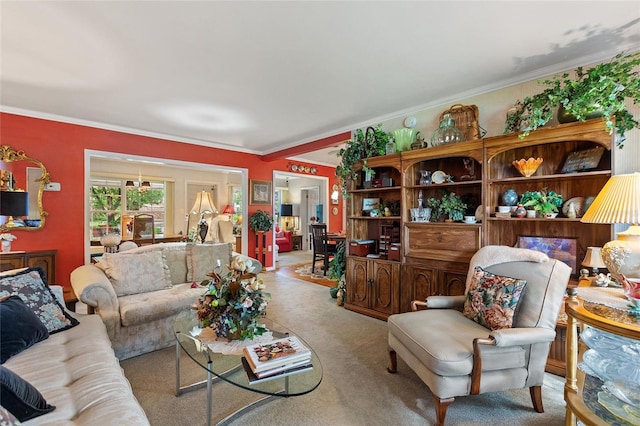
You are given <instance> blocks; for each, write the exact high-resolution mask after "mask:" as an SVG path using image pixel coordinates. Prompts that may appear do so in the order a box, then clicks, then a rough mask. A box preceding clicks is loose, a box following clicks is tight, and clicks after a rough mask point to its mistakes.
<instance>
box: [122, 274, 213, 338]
mask: <svg viewBox="0 0 640 426" xmlns="http://www.w3.org/2000/svg"><path fill="white" fill-rule="evenodd" d="M204 292H205V289H204V288H203V287H198V288H191V287H190V284H188V283H187V284H179V285H175V286H173V287H171V288H170V289H164V290H158V291H153V292H150V293H140V294H133V295H129V296H124V297H121V298H119V300H118V301H119V302H120V321H121V323H122V326H123V327H130V326H134V325H138V324H145V323H148V322H151V321H153V320H156V319H159V318H166V317H168V316H170V315H174V314H177V313H179V312H182V311H184V310H187V309H189V308H190V307H191V306H192V305H193V304H194V303H195V301H196V299H198V298H199V297H200V296H202V294H203V293H204Z"/></svg>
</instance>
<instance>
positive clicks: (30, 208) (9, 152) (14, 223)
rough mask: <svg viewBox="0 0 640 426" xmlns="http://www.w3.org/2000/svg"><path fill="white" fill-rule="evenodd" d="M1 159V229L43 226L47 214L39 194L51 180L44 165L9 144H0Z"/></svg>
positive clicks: (14, 229) (12, 229)
mask: <svg viewBox="0 0 640 426" xmlns="http://www.w3.org/2000/svg"><path fill="white" fill-rule="evenodd" d="M0 159H2V163H0V232H13V231H36V230H38V229H42V228H43V227H44V223H45V217H46V216H47V212H46V211H45V210H44V206H43V205H42V194H43V192H44V187H45V185H46V184H48V183H49V182H50V176H49V173H48V172H47V168H46V167H45V166H44V164H42V163H41V162H40V161H38V160H36V159H35V158H31V157H29V156H27V155H26V154H25V153H24V151H17V150H15V149H13V148H11V147H10V146H9V145H2V146H0ZM10 206H12V207H10ZM13 209H16V210H13ZM21 213H24V214H21Z"/></svg>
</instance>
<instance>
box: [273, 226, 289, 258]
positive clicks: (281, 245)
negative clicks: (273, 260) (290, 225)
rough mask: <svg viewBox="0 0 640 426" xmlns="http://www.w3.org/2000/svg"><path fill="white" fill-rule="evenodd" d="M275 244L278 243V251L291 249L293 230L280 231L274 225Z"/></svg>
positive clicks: (282, 251)
mask: <svg viewBox="0 0 640 426" xmlns="http://www.w3.org/2000/svg"><path fill="white" fill-rule="evenodd" d="M276 244H277V245H278V253H284V252H286V251H291V250H292V249H293V232H291V231H281V230H280V227H279V226H276Z"/></svg>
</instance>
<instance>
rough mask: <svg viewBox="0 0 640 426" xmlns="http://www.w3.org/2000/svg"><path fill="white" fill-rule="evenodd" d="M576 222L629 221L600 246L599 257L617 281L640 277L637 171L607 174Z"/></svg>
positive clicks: (639, 173)
mask: <svg viewBox="0 0 640 426" xmlns="http://www.w3.org/2000/svg"><path fill="white" fill-rule="evenodd" d="M580 221H581V222H585V223H611V224H614V223H620V224H631V226H630V227H629V228H628V229H627V230H626V231H623V232H618V234H617V239H615V240H613V241H609V242H608V243H606V244H605V245H604V246H603V247H602V260H604V263H605V265H607V269H609V272H610V273H611V275H612V276H613V278H614V279H615V280H616V281H618V282H621V278H620V274H624V275H625V276H627V277H640V226H638V223H640V172H636V173H629V174H623V175H616V176H611V177H610V178H609V180H608V181H607V183H606V184H605V185H604V187H603V188H602V190H601V191H600V193H599V194H598V196H597V197H596V198H595V200H593V203H591V206H590V207H589V209H588V210H587V211H586V212H585V213H584V215H583V216H582V218H581V219H580Z"/></svg>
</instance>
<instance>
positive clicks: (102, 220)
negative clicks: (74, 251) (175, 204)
mask: <svg viewBox="0 0 640 426" xmlns="http://www.w3.org/2000/svg"><path fill="white" fill-rule="evenodd" d="M125 183H126V181H125V180H121V179H91V181H90V201H91V209H90V218H89V223H90V227H91V239H92V240H99V239H100V237H101V236H102V235H104V234H107V233H112V232H116V233H120V234H121V235H122V237H123V238H124V239H128V238H132V236H133V232H132V231H133V229H132V225H133V216H135V215H137V214H142V213H144V214H152V215H153V216H154V224H155V233H156V235H158V234H164V230H165V223H166V220H165V217H166V214H167V212H166V205H167V202H166V187H165V183H164V182H154V181H151V182H150V186H132V187H131V186H125ZM135 183H136V184H138V182H135ZM123 195H124V197H123Z"/></svg>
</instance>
